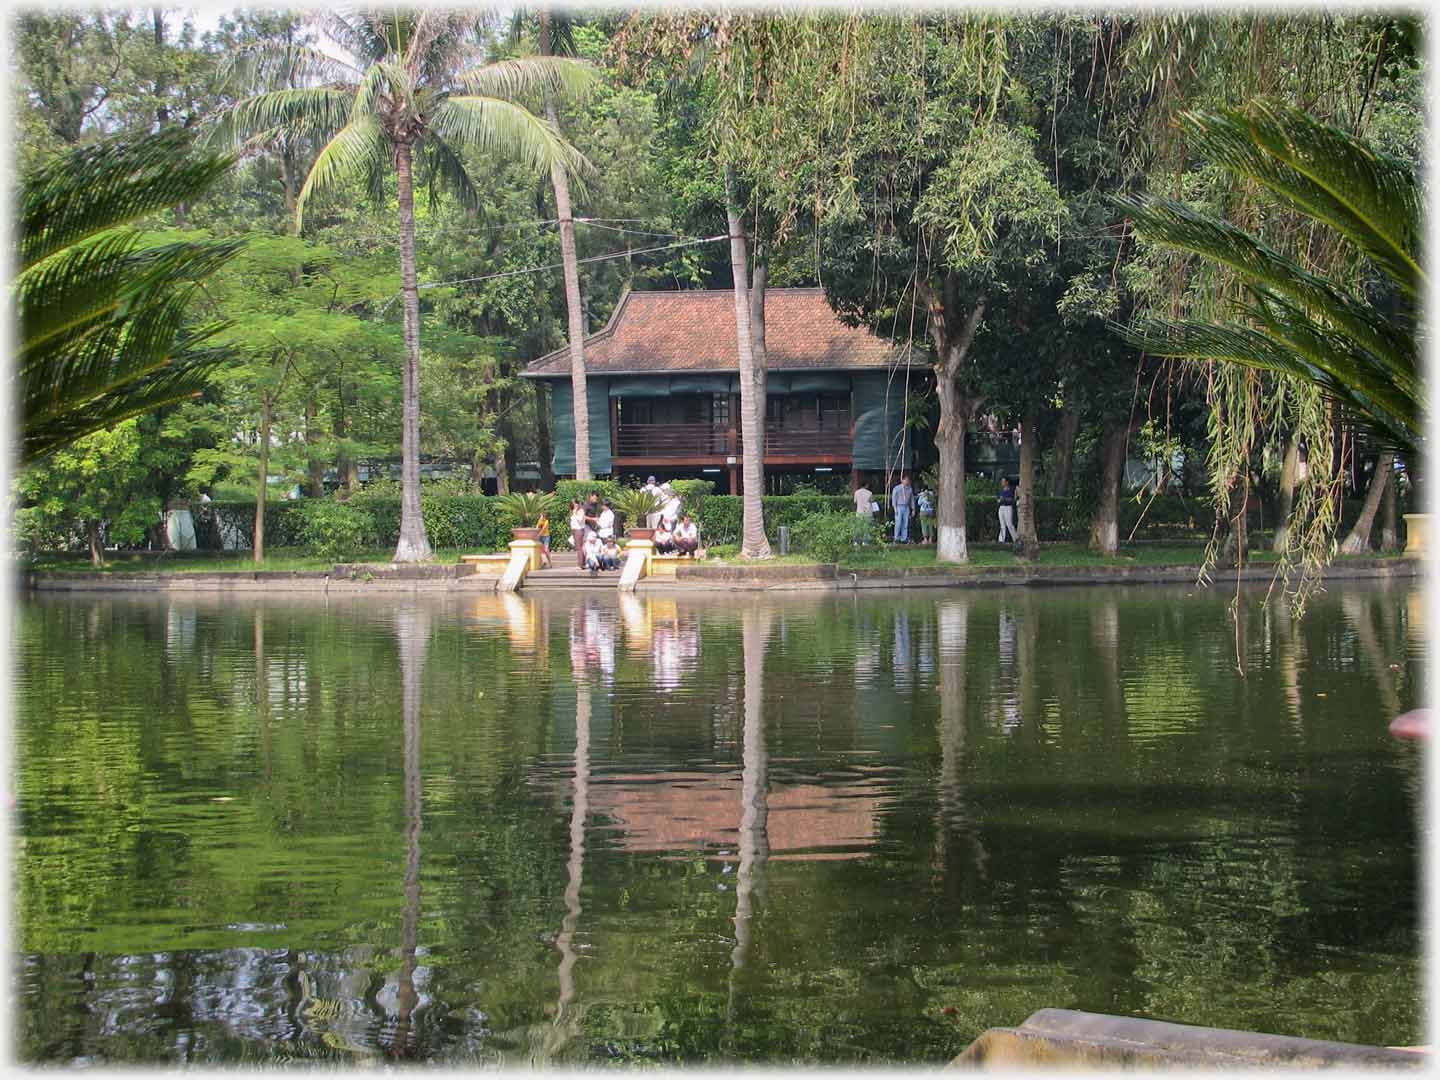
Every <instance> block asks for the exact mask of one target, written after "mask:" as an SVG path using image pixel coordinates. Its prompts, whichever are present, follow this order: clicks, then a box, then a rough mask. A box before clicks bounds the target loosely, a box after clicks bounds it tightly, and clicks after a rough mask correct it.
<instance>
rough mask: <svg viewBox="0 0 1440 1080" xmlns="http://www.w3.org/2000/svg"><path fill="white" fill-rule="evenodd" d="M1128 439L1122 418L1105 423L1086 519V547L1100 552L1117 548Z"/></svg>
mask: <svg viewBox="0 0 1440 1080" xmlns="http://www.w3.org/2000/svg"><path fill="white" fill-rule="evenodd" d="M1129 441H1130V424H1129V423H1128V422H1127V421H1125V420H1116V421H1112V422H1110V423H1108V424H1106V426H1105V429H1104V431H1103V433H1102V434H1101V436H1100V497H1099V499H1098V500H1097V502H1096V505H1095V513H1094V515H1093V516H1092V517H1091V519H1090V550H1091V551H1094V552H1096V553H1098V554H1100V555H1115V554H1117V553H1118V552H1119V551H1120V482H1121V481H1122V480H1123V479H1124V476H1125V446H1126V444H1127V443H1128V442H1129Z"/></svg>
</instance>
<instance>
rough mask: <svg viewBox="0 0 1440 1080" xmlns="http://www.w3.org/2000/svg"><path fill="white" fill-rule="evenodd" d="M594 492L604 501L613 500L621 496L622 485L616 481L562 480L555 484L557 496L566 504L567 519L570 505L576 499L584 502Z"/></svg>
mask: <svg viewBox="0 0 1440 1080" xmlns="http://www.w3.org/2000/svg"><path fill="white" fill-rule="evenodd" d="M592 491H593V492H595V494H597V495H599V496H600V498H602V499H613V498H615V497H616V496H617V495H619V494H620V485H619V483H617V482H616V481H614V480H560V481H557V482H556V484H555V494H556V495H558V496H559V497H560V500H561V502H562V503H563V504H564V511H565V514H566V516H567V517H568V516H569V514H570V504H571V503H572V502H573V501H574V500H576V499H579V500H580V501H581V502H584V501H585V500H586V499H587V498H588V497H589V496H590V493H591V492H592Z"/></svg>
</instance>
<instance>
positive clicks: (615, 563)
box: [600, 536, 620, 570]
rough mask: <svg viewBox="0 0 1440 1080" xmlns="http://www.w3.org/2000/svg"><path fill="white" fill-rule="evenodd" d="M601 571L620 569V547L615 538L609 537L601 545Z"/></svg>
mask: <svg viewBox="0 0 1440 1080" xmlns="http://www.w3.org/2000/svg"><path fill="white" fill-rule="evenodd" d="M600 569H601V570H619V569H620V546H619V545H618V544H616V543H615V537H613V536H607V537H606V538H605V539H604V540H602V541H601V544H600Z"/></svg>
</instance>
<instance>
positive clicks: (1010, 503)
mask: <svg viewBox="0 0 1440 1080" xmlns="http://www.w3.org/2000/svg"><path fill="white" fill-rule="evenodd" d="M1007 532H1008V533H1009V534H1010V540H1009V543H1012V544H1013V543H1014V542H1015V541H1016V539H1017V537H1016V534H1015V489H1014V488H1012V487H1011V486H1010V478H1009V477H1008V476H1002V477H1001V478H1000V542H1001V543H1002V544H1003V543H1006V539H1005V534H1006V533H1007Z"/></svg>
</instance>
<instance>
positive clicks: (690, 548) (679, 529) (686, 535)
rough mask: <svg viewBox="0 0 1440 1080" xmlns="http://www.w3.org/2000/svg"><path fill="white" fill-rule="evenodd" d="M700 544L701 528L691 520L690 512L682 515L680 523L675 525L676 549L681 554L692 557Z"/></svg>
mask: <svg viewBox="0 0 1440 1080" xmlns="http://www.w3.org/2000/svg"><path fill="white" fill-rule="evenodd" d="M699 546H700V529H699V527H698V526H696V524H695V522H693V521H691V520H690V515H689V514H682V515H681V516H680V524H679V525H677V526H676V527H675V550H676V551H678V552H679V553H680V554H681V555H686V556H688V557H690V558H692V559H693V558H694V557H695V549H696V548H698V547H699Z"/></svg>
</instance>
